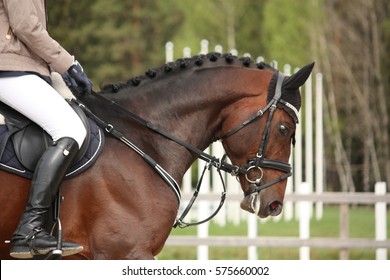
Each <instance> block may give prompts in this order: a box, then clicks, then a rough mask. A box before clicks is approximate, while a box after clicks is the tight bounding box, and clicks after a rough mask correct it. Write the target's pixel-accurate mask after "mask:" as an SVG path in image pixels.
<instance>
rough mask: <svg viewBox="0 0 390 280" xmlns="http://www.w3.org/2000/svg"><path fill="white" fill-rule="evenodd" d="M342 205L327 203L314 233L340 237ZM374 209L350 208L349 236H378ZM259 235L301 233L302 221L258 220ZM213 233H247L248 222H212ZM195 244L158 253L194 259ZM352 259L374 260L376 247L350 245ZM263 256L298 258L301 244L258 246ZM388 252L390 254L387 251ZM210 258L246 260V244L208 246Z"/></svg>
mask: <svg viewBox="0 0 390 280" xmlns="http://www.w3.org/2000/svg"><path fill="white" fill-rule="evenodd" d="M339 212H340V211H339V207H338V206H326V207H324V215H323V218H322V219H321V220H319V221H317V220H315V219H312V220H311V222H310V236H311V237H334V238H338V237H339V234H340V233H339V230H340V229H339V218H340V217H339V215H340V214H339ZM374 217H375V210H374V207H370V206H360V207H356V206H355V207H350V209H349V237H352V238H369V239H374V238H375V220H374ZM258 230H259V236H260V237H261V236H273V237H277V236H292V237H298V236H299V223H298V222H297V221H295V220H292V221H289V222H286V221H284V220H283V219H282V220H281V221H279V222H274V221H273V220H268V221H267V222H265V223H260V222H259V229H258ZM389 233H390V210H388V214H387V238H389ZM209 234H210V235H224V236H226V235H227V236H246V235H247V224H246V222H242V223H241V224H240V225H234V224H232V223H228V224H227V225H226V226H224V227H221V226H219V225H217V224H215V223H213V222H211V223H210V230H209ZM171 235H190V236H196V227H190V228H186V229H174V230H172V233H171ZM196 251H197V249H196V247H195V246H186V247H175V246H166V247H165V248H164V249H163V251H162V252H161V253H160V254H159V255H158V259H162V260H175V259H177V260H178V259H184V260H195V259H196V258H197V256H196ZM348 252H349V259H353V260H373V259H375V249H364V248H363V249H349V251H348ZM258 255H259V258H260V259H265V260H296V259H299V248H275V247H262V248H258ZM388 256H389V255H388ZM310 258H311V259H317V260H335V259H339V249H333V248H311V250H310ZM209 259H213V260H243V259H247V248H246V247H212V246H211V247H209Z"/></svg>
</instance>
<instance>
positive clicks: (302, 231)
mask: <svg viewBox="0 0 390 280" xmlns="http://www.w3.org/2000/svg"><path fill="white" fill-rule="evenodd" d="M298 192H299V194H306V195H307V194H310V184H309V183H307V182H302V183H301V184H300V185H299V188H298ZM311 205H312V203H311V202H310V201H300V202H298V209H299V238H300V239H309V238H310V209H311ZM299 258H300V259H301V260H310V247H308V246H302V247H300V248H299Z"/></svg>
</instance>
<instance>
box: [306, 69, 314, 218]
mask: <svg viewBox="0 0 390 280" xmlns="http://www.w3.org/2000/svg"><path fill="white" fill-rule="evenodd" d="M312 89H313V87H312V75H311V74H310V76H309V78H308V79H307V81H306V82H305V182H307V183H308V184H309V187H310V193H313V187H314V186H313V165H314V163H313V90H312ZM309 211H310V217H312V215H313V205H312V204H311V205H310V210H309Z"/></svg>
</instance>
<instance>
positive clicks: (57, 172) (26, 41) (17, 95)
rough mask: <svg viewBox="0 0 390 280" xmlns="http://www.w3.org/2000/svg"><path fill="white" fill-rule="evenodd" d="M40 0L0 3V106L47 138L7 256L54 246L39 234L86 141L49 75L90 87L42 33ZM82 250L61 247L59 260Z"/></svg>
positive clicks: (43, 10)
mask: <svg viewBox="0 0 390 280" xmlns="http://www.w3.org/2000/svg"><path fill="white" fill-rule="evenodd" d="M46 24H47V22H46V7H45V0H29V1H20V0H1V1H0V36H1V37H0V101H2V102H3V103H5V104H7V105H9V106H10V107H12V108H14V109H15V110H17V111H19V112H20V113H22V114H23V115H25V116H27V117H28V118H29V119H31V120H33V121H34V122H35V123H37V124H38V125H40V126H41V127H42V128H43V129H44V130H45V131H46V132H47V133H48V134H49V135H50V136H51V137H52V140H53V143H52V144H51V145H49V147H48V148H47V149H46V151H45V152H44V153H43V155H42V157H41V159H40V160H39V162H38V164H37V167H36V170H35V173H34V176H33V179H32V185H31V188H30V195H29V198H28V201H27V204H26V208H25V210H24V213H23V215H22V217H21V219H20V222H19V225H18V227H17V229H16V231H15V233H14V235H13V237H12V240H11V252H10V255H11V256H12V257H15V258H32V257H33V255H38V254H47V253H48V252H50V251H52V250H53V249H55V248H56V247H57V239H56V238H55V237H53V236H52V235H51V234H49V233H48V231H47V230H45V229H44V226H45V223H46V220H47V219H48V217H47V216H48V210H49V208H50V207H51V205H52V203H53V201H54V198H55V197H56V194H57V193H58V190H59V187H60V184H61V181H62V179H63V177H64V175H65V172H66V171H67V169H68V167H69V166H70V164H71V163H72V161H73V160H74V158H75V155H76V154H77V152H78V150H79V148H80V147H81V145H82V144H83V142H84V139H85V137H86V129H85V127H84V125H83V123H82V121H81V120H80V118H79V117H78V116H77V114H76V113H75V112H74V111H73V109H71V107H70V106H69V105H68V103H67V102H66V101H65V100H64V99H63V98H62V97H61V96H60V95H59V94H58V93H57V92H56V91H55V90H54V89H53V88H52V87H51V85H50V83H51V80H50V72H51V71H52V70H53V71H56V72H59V73H61V74H63V75H67V76H68V78H69V76H70V78H71V79H73V81H72V82H75V83H76V84H77V85H78V87H79V89H81V90H82V91H83V92H87V93H89V92H91V90H92V83H91V82H90V80H89V79H88V78H87V76H86V75H85V73H84V72H83V69H82V67H81V66H80V64H79V63H78V62H77V61H76V60H75V59H74V57H73V56H72V55H70V54H69V53H68V52H67V51H66V50H65V49H64V48H63V47H61V46H60V45H59V44H58V43H57V42H56V41H55V40H53V39H52V38H51V37H50V35H49V34H48V32H47V30H46ZM82 249H83V247H82V246H81V245H78V244H74V243H71V242H63V244H62V250H63V255H64V256H67V255H71V254H75V253H77V252H80V251H81V250H82Z"/></svg>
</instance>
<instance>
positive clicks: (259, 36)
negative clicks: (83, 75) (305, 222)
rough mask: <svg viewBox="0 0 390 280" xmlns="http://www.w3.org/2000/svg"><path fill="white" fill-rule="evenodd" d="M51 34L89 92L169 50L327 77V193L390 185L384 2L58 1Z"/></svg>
mask: <svg viewBox="0 0 390 280" xmlns="http://www.w3.org/2000/svg"><path fill="white" fill-rule="evenodd" d="M47 5H48V11H49V32H50V33H51V35H52V36H53V37H54V38H55V39H56V40H58V41H59V42H60V43H61V44H62V45H63V46H64V47H65V48H66V49H67V50H68V51H69V52H71V53H72V54H74V55H75V56H76V57H77V59H78V60H79V61H80V62H81V63H82V65H83V67H84V68H85V70H86V72H87V73H88V75H89V77H90V78H91V79H92V80H93V82H94V85H95V90H97V89H98V86H99V84H102V83H105V82H117V81H123V80H127V79H129V78H130V77H132V76H134V75H139V74H142V73H144V71H146V70H147V69H149V68H152V67H157V66H160V65H162V64H163V63H165V49H164V47H165V44H166V42H168V41H171V42H173V43H174V45H175V58H180V57H182V50H183V48H184V47H190V48H191V49H192V50H193V55H195V54H197V53H198V52H199V50H200V46H199V44H200V41H201V40H202V39H207V40H208V41H209V44H210V46H214V45H217V44H220V45H221V46H223V51H224V52H229V50H231V49H237V50H238V55H239V56H240V55H242V54H243V53H246V52H247V53H250V54H252V56H253V57H257V56H262V57H264V58H265V61H266V62H270V61H271V60H277V61H278V62H279V64H280V65H283V64H285V63H289V64H291V65H292V67H293V68H294V67H302V66H303V65H305V64H307V63H309V62H311V61H315V62H316V67H315V71H316V72H322V73H323V75H324V84H325V90H324V94H325V96H324V98H325V100H324V101H325V108H324V109H325V112H324V121H325V124H324V128H325V131H324V133H325V139H326V140H325V142H326V143H325V148H326V151H325V160H326V180H327V183H326V188H327V190H335V191H337V190H342V191H372V188H373V184H374V182H377V181H387V183H388V184H387V185H388V186H389V185H390V184H389V183H390V155H389V147H390V145H389V130H390V125H389V107H390V98H388V97H387V96H389V95H390V92H389V76H390V55H389V53H390V3H389V1H387V0H305V1H290V0H240V1H234V0H185V1H182V0H165V1H155V0H109V1H107V0H83V1H77V2H76V1H71V0H57V1H47Z"/></svg>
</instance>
